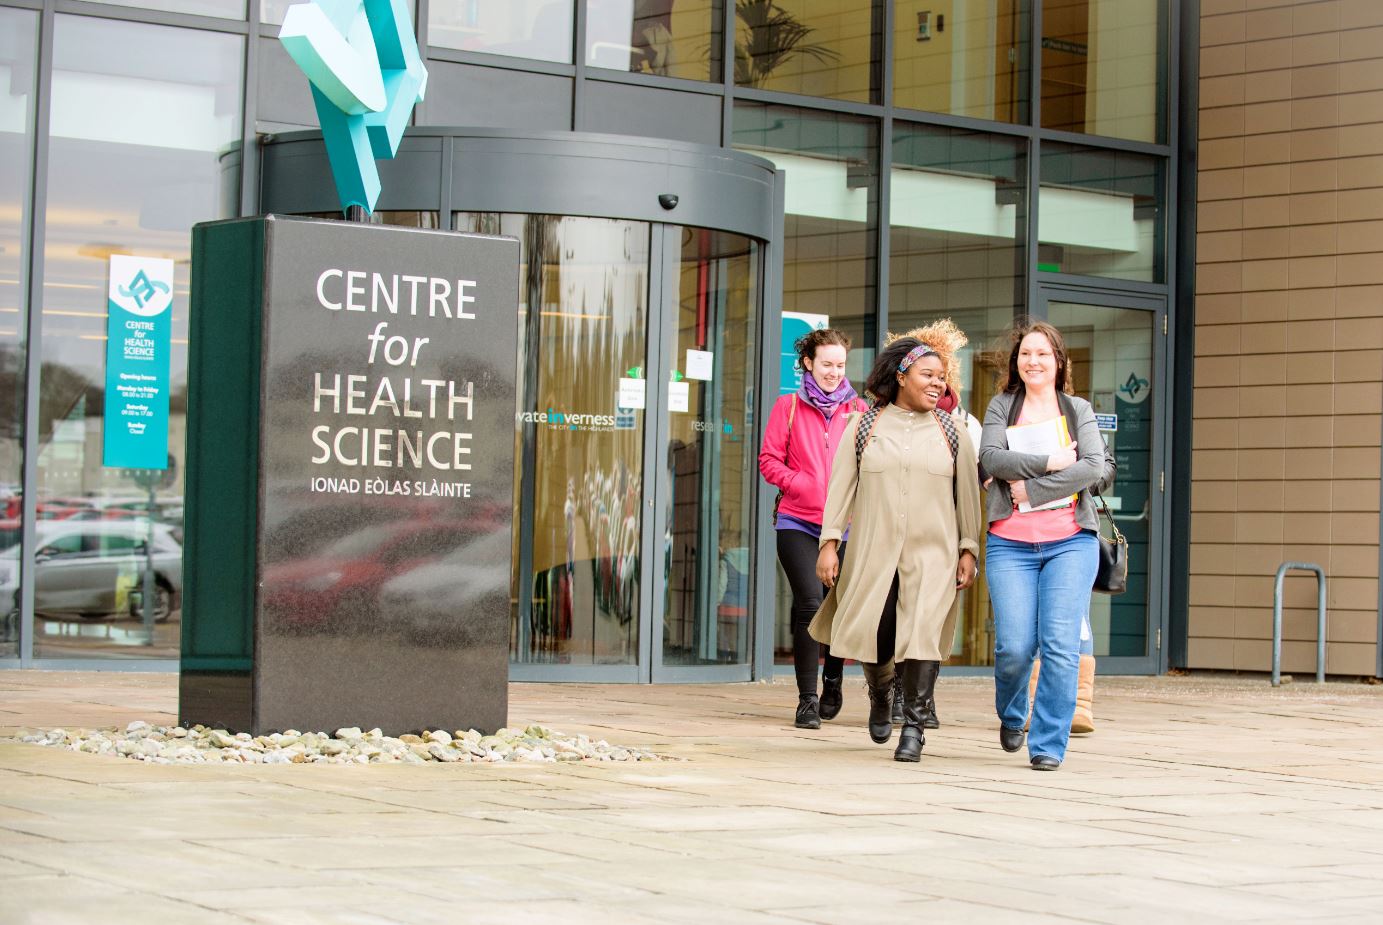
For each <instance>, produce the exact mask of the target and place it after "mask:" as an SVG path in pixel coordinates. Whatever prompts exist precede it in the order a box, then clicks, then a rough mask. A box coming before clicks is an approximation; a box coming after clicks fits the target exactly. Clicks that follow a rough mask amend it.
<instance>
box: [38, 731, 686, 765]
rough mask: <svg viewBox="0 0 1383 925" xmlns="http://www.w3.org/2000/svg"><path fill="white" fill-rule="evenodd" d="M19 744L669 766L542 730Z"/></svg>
mask: <svg viewBox="0 0 1383 925" xmlns="http://www.w3.org/2000/svg"><path fill="white" fill-rule="evenodd" d="M17 738H18V741H21V742H27V743H29V744H31V745H45V746H48V747H50V748H65V749H67V750H68V751H74V752H88V753H90V754H94V755H114V756H116V757H120V758H133V759H135V760H137V761H147V762H150V763H153V764H391V763H392V764H427V763H429V762H448V763H451V762H461V763H466V762H479V763H486V764H498V763H501V762H557V761H664V760H668V759H664V758H663V757H662V756H660V755H657V754H654V753H653V752H651V751H648V750H646V749H640V748H628V747H625V746H621V745H611V744H610V743H609V742H606V741H604V740H603V739H599V740H592V739H591V738H590V737H589V736H585V735H575V736H571V735H564V734H562V733H560V732H554V731H553V730H551V729H546V728H544V727H542V726H536V725H535V726H528V727H527V728H525V729H501V730H499V731H498V732H496V733H495V734H494V735H482V734H480V733H479V732H477V731H475V730H474V729H470V730H466V731H464V732H463V731H458V732H446V731H445V730H441V729H434V730H430V731H427V732H424V733H422V734H421V735H402V736H398V737H397V738H395V737H394V736H387V735H385V734H384V733H382V732H381V731H380V730H378V729H371V730H369V731H368V732H362V731H361V730H360V729H358V728H356V727H353V726H352V727H347V728H344V729H338V730H336V732H335V733H334V734H331V735H328V734H327V733H325V732H298V731H297V730H294V729H288V730H285V731H284V732H275V733H271V734H270V735H262V736H251V735H248V734H247V733H243V732H240V733H234V732H228V731H227V730H225V729H208V728H207V727H205V726H192V727H191V728H187V729H184V728H183V727H182V726H150V725H149V724H148V723H145V722H142V721H139V720H136V721H135V722H133V723H130V724H129V725H128V726H126V727H125V730H124V731H123V732H121V731H120V730H119V729H114V728H111V729H47V730H38V731H35V732H23V733H21V734H20V735H19V736H18V737H17Z"/></svg>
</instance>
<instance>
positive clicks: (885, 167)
mask: <svg viewBox="0 0 1383 925" xmlns="http://www.w3.org/2000/svg"><path fill="white" fill-rule="evenodd" d="M879 7H880V5H879V3H878V2H877V0H876V3H875V5H874V9H875V10H876V11H878V10H879ZM882 7H883V9H882V13H883V16H882V20H883V21H882V23H881V24H880V27H881V28H882V30H883V41H882V43H881V46H880V56H881V57H882V59H883V60H882V61H881V62H880V64H879V67H878V68H877V70H876V73H878V74H879V75H880V77H879V81H880V87H879V90H880V95H879V99H880V100H881V101H882V103H883V107H884V117H883V119H881V120H879V122H878V123H877V125H878V131H879V157H878V166H877V168H876V169H877V170H878V179H877V181H876V182H875V184H874V190H875V195H876V196H877V197H878V202H877V203H876V209H875V214H874V220H875V222H876V223H877V224H876V228H875V235H874V242H875V243H874V260H875V263H876V264H877V266H875V268H874V278H875V281H876V282H875V286H876V287H877V292H876V294H875V304H876V305H877V306H878V316H877V317H878V323H877V327H876V329H875V332H874V342H875V343H874V344H873V346H876V347H880V348H882V347H883V345H884V343H883V342H884V335H885V333H886V332H887V331H888V312H889V291H888V287H889V260H890V259H891V257H892V254H893V250H892V246H891V245H892V242H891V241H890V240H889V226H890V223H891V222H892V209H891V203H890V199H891V198H892V195H893V118H892V116H891V115H889V113H890V112H892V109H893V25H894V19H893V15H894V11H893V4H892V3H891V2H884V3H883V4H882ZM877 15H878V13H877V12H876V13H875V16H877ZM865 219H866V221H867V220H868V213H866V215H865Z"/></svg>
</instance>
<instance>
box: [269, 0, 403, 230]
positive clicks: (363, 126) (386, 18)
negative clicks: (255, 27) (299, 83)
mask: <svg viewBox="0 0 1383 925" xmlns="http://www.w3.org/2000/svg"><path fill="white" fill-rule="evenodd" d="M409 6H411V4H409V3H407V2H405V0H312V2H311V3H302V4H298V5H296V6H290V7H289V8H288V13H287V15H285V16H284V18H283V28H281V29H280V30H279V41H280V42H282V43H283V47H284V48H285V49H287V51H288V54H289V55H290V56H291V57H292V58H293V60H294V61H295V62H297V65H298V67H299V68H301V69H302V71H303V73H304V74H306V75H307V79H308V82H309V83H311V85H312V100H313V103H314V104H315V105H316V107H317V121H318V122H320V123H321V126H322V138H323V140H324V141H325V142H326V146H327V158H328V159H329V160H330V161H331V172H332V176H333V177H334V178H335V179H336V192H337V195H338V196H339V198H340V200H341V209H342V211H344V210H345V209H347V208H348V207H350V206H353V205H357V206H363V207H364V208H365V210H366V211H368V212H373V211H374V209H375V202H376V201H377V200H378V199H379V189H380V184H379V168H378V167H377V166H376V164H375V159H376V158H382V159H385V160H388V159H391V158H392V157H393V156H394V155H395V154H396V153H397V152H398V149H399V141H400V140H402V138H403V130H404V129H405V128H406V127H407V126H408V120H409V118H410V117H411V116H412V114H413V107H414V106H415V105H417V104H418V103H420V102H422V99H423V93H424V92H425V91H426V89H427V68H426V67H424V66H423V60H422V56H421V55H419V54H418V40H417V38H416V36H415V35H414V33H413V20H412V17H411V15H410V14H409V10H408V8H409Z"/></svg>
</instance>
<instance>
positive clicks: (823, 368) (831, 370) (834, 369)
mask: <svg viewBox="0 0 1383 925" xmlns="http://www.w3.org/2000/svg"><path fill="white" fill-rule="evenodd" d="M845 356H846V350H845V348H844V347H842V346H841V345H840V344H822V345H821V346H820V347H817V348H816V356H815V357H814V358H811V359H808V358H806V357H804V358H803V359H802V365H803V366H805V367H806V368H807V372H809V373H811V374H812V378H813V379H815V380H816V384H817V385H819V386H821V391H823V392H825V393H826V394H828V395H829V394H830V393H832V392H834V391H835V390H836V389H838V388H840V384H841V383H842V382H844V381H845Z"/></svg>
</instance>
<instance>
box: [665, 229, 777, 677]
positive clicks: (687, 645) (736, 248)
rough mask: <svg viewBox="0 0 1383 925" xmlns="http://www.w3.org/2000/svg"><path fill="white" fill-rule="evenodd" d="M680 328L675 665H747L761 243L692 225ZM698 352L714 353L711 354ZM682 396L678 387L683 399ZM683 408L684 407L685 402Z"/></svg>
mask: <svg viewBox="0 0 1383 925" xmlns="http://www.w3.org/2000/svg"><path fill="white" fill-rule="evenodd" d="M680 232H681V237H682V255H681V266H680V270H679V273H678V293H677V298H678V302H677V327H676V331H675V332H672V333H675V338H676V339H675V342H674V343H673V350H672V357H673V362H672V365H673V374H674V376H673V377H674V378H676V376H677V375H682V376H685V378H683V379H682V380H681V381H680V382H673V383H671V384H670V386H669V388H671V389H679V388H685V389H686V405H685V406H683V405H681V404H680V402H676V401H674V400H670V401H669V405H670V406H671V407H670V409H669V422H668V448H667V452H668V460H667V461H668V466H669V469H670V470H671V473H672V510H671V511H670V512H669V514H670V523H669V525H668V530H667V536H668V537H669V539H670V542H671V549H670V550H669V556H668V560H667V596H666V600H665V601H664V605H663V613H664V618H663V653H662V657H663V664H664V665H710V664H739V665H742V664H746V663H747V662H748V661H749V659H750V655H751V640H752V639H753V634H752V633H751V626H750V614H751V613H752V608H751V607H750V606H749V598H750V588H749V571H750V570H749V563H750V558H751V555H752V552H753V548H752V544H751V536H752V530H751V527H750V511H751V507H752V499H753V493H754V490H755V488H756V486H757V484H758V466H757V459H758V447H757V445H756V444H755V442H754V439H753V431H752V426H753V414H752V410H751V403H752V401H753V395H754V370H755V358H756V356H757V352H756V350H757V348H756V344H755V338H754V330H755V325H756V321H757V318H758V304H759V285H758V282H759V280H758V274H759V270H758V266H759V245H758V243H757V242H755V241H752V240H750V239H749V238H745V237H742V236H740V235H736V234H729V233H727V232H720V231H711V230H708V229H704V228H682V229H680ZM692 351H697V352H699V353H709V354H710V358H709V361H708V362H709V363H710V369H709V370H707V369H701V368H697V367H695V366H694V365H693V363H694V362H698V361H700V360H705V359H706V358H705V357H703V356H698V355H693V354H692ZM673 398H674V396H670V399H673ZM679 409H682V410H679Z"/></svg>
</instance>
